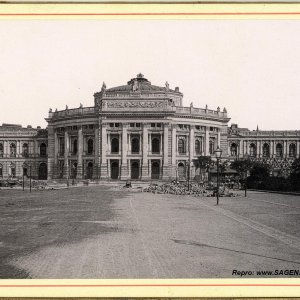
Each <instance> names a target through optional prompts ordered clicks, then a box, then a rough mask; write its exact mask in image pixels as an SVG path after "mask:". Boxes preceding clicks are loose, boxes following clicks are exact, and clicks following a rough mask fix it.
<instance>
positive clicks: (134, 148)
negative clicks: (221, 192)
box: [59, 137, 215, 155]
mask: <svg viewBox="0 0 300 300" xmlns="http://www.w3.org/2000/svg"><path fill="white" fill-rule="evenodd" d="M160 143H161V142H160V139H159V138H156V137H154V138H152V140H151V152H152V153H154V154H159V153H160V148H161V145H160ZM110 146H111V153H113V154H117V153H119V152H120V141H119V138H118V137H114V138H112V139H111V145H110ZM177 150H178V153H179V154H186V153H187V143H186V140H185V139H181V138H180V139H178V144H177ZM214 151H215V142H214V140H210V142H209V152H210V154H213V153H214ZM64 152H65V143H64V138H60V143H59V154H60V155H64ZM86 152H87V154H93V152H94V140H93V139H92V138H90V139H88V141H87V151H86ZM202 152H203V143H202V141H201V140H198V139H197V140H195V154H196V155H201V153H202ZM71 153H72V154H73V155H76V154H77V153H78V141H77V139H74V140H73V141H72V143H71ZM131 153H133V154H138V153H140V139H139V138H138V137H135V138H132V139H131Z"/></svg>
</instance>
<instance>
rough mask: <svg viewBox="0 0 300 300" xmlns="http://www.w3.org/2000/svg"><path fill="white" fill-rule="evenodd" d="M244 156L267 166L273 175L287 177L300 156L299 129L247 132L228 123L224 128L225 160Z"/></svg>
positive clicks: (245, 129)
mask: <svg viewBox="0 0 300 300" xmlns="http://www.w3.org/2000/svg"><path fill="white" fill-rule="evenodd" d="M245 157H248V158H250V159H252V160H255V161H260V162H264V163H267V164H269V165H270V166H271V172H272V175H273V176H287V175H288V174H289V171H290V167H291V165H292V163H293V161H294V160H295V159H296V158H299V157H300V130H285V131H279V130H278V131H273V130H272V131H266V130H259V129H258V127H257V129H256V130H252V131H250V130H249V129H247V128H239V127H238V126H237V124H232V125H231V126H230V127H229V128H228V158H229V159H230V160H234V159H240V158H245Z"/></svg>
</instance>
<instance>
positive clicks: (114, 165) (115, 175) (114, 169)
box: [110, 161, 119, 179]
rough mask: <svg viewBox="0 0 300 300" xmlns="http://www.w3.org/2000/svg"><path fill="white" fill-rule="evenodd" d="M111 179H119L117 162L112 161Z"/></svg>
mask: <svg viewBox="0 0 300 300" xmlns="http://www.w3.org/2000/svg"><path fill="white" fill-rule="evenodd" d="M110 177H111V179H118V178H119V162H118V161H113V162H112V163H111V175H110Z"/></svg>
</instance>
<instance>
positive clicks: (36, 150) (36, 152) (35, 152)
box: [33, 140, 39, 157]
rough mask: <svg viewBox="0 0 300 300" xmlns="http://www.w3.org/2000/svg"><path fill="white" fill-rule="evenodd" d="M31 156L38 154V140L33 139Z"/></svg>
mask: <svg viewBox="0 0 300 300" xmlns="http://www.w3.org/2000/svg"><path fill="white" fill-rule="evenodd" d="M33 152H34V153H33V156H34V157H38V156H39V155H38V154H39V146H38V141H37V140H34V151H33Z"/></svg>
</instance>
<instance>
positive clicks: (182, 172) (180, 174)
mask: <svg viewBox="0 0 300 300" xmlns="http://www.w3.org/2000/svg"><path fill="white" fill-rule="evenodd" d="M185 175H186V174H185V165H184V164H183V163H182V162H180V163H179V164H178V166H177V176H176V177H178V178H179V179H184V178H185Z"/></svg>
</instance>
